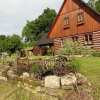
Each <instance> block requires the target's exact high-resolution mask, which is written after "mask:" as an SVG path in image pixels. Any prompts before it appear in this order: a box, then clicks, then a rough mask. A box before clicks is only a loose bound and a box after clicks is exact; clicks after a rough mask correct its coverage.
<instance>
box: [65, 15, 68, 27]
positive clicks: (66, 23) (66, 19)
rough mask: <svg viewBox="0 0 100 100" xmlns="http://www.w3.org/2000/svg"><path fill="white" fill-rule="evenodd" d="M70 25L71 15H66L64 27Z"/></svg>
mask: <svg viewBox="0 0 100 100" xmlns="http://www.w3.org/2000/svg"><path fill="white" fill-rule="evenodd" d="M68 27H69V17H68V16H65V17H64V28H68Z"/></svg>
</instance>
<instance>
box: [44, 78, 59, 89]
mask: <svg viewBox="0 0 100 100" xmlns="http://www.w3.org/2000/svg"><path fill="white" fill-rule="evenodd" d="M44 84H45V87H47V88H55V89H57V88H60V86H61V85H60V77H58V76H47V77H45V83H44Z"/></svg>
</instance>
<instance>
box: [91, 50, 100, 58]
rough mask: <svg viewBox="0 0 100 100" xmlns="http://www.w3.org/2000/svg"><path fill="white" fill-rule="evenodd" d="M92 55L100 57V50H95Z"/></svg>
mask: <svg viewBox="0 0 100 100" xmlns="http://www.w3.org/2000/svg"><path fill="white" fill-rule="evenodd" d="M92 56H94V57H100V51H94V52H92Z"/></svg>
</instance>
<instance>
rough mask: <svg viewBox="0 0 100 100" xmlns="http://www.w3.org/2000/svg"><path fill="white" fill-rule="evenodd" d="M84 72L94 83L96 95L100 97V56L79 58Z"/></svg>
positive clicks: (81, 69)
mask: <svg viewBox="0 0 100 100" xmlns="http://www.w3.org/2000/svg"><path fill="white" fill-rule="evenodd" d="M78 60H79V62H80V64H81V67H80V72H81V73H83V74H84V75H85V76H86V77H87V78H88V80H89V81H90V82H91V83H92V85H93V88H94V89H93V90H94V93H93V94H94V95H95V97H96V98H97V99H96V100H98V98H99V99H100V57H83V58H78Z"/></svg>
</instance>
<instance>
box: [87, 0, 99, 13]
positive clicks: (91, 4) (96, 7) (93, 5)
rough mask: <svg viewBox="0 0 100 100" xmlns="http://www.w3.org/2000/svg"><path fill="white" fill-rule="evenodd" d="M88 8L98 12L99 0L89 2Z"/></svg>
mask: <svg viewBox="0 0 100 100" xmlns="http://www.w3.org/2000/svg"><path fill="white" fill-rule="evenodd" d="M88 4H89V6H90V7H92V8H93V9H95V10H96V11H98V12H100V0H89V2H88Z"/></svg>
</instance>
